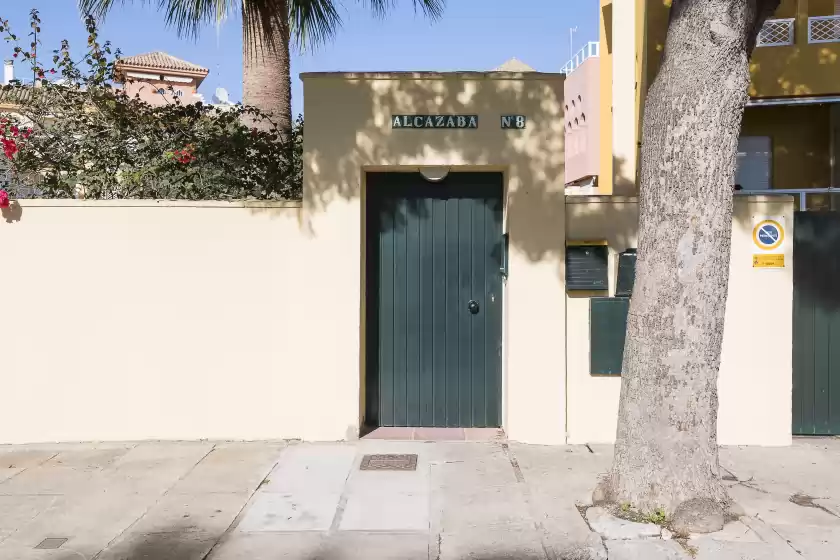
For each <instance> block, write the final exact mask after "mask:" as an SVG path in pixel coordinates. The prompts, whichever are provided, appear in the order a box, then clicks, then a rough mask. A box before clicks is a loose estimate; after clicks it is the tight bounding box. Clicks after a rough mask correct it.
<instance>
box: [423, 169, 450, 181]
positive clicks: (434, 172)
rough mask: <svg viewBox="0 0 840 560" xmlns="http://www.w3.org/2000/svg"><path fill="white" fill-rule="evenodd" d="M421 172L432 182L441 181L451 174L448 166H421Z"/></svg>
mask: <svg viewBox="0 0 840 560" xmlns="http://www.w3.org/2000/svg"><path fill="white" fill-rule="evenodd" d="M420 174H421V175H422V176H423V178H424V179H426V180H427V181H429V182H430V183H440V182H441V181H443V180H444V179H446V176H447V175H449V168H448V167H421V168H420Z"/></svg>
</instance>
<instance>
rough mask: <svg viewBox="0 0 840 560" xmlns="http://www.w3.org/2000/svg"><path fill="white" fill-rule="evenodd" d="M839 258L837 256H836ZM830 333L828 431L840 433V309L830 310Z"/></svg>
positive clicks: (833, 308)
mask: <svg viewBox="0 0 840 560" xmlns="http://www.w3.org/2000/svg"><path fill="white" fill-rule="evenodd" d="M835 258H837V257H835ZM829 325H830V326H829V333H828V365H829V372H830V375H829V378H828V433H829V434H840V375H838V373H837V372H838V368H840V309H838V308H837V307H832V308H831V309H830V311H829Z"/></svg>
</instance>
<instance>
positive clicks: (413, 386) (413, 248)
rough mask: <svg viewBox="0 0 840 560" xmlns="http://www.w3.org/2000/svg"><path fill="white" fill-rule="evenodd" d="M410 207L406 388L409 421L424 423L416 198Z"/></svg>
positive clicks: (410, 422)
mask: <svg viewBox="0 0 840 560" xmlns="http://www.w3.org/2000/svg"><path fill="white" fill-rule="evenodd" d="M407 202H408V204H407V211H406V219H405V221H406V243H405V260H406V291H405V301H406V356H405V362H406V364H405V369H406V390H405V400H406V403H405V408H406V417H405V423H406V425H408V426H417V425H419V424H420V371H419V368H420V339H421V332H422V331H421V328H420V325H421V322H422V315H421V311H422V308H421V306H420V282H419V280H420V229H419V228H420V219H421V218H420V217H419V212H418V211H417V206H416V204H414V202H415V201H414V200H409V201H407Z"/></svg>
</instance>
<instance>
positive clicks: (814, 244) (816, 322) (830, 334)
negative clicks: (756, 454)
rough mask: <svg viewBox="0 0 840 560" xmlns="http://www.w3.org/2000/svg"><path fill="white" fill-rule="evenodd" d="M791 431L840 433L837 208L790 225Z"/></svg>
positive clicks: (839, 234)
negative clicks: (791, 285)
mask: <svg viewBox="0 0 840 560" xmlns="http://www.w3.org/2000/svg"><path fill="white" fill-rule="evenodd" d="M793 433H794V434H798V435H838V434H840V214H838V213H836V212H797V213H796V214H795V217H794V228H793Z"/></svg>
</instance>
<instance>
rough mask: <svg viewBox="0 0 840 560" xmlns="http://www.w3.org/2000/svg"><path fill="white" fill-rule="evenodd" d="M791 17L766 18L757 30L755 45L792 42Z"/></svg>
mask: <svg viewBox="0 0 840 560" xmlns="http://www.w3.org/2000/svg"><path fill="white" fill-rule="evenodd" d="M793 22H794V19H793V18H789V19H768V20H767V21H766V22H764V26H763V27H762V28H761V31H759V32H758V39H757V40H756V46H758V47H778V46H782V45H792V44H793Z"/></svg>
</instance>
